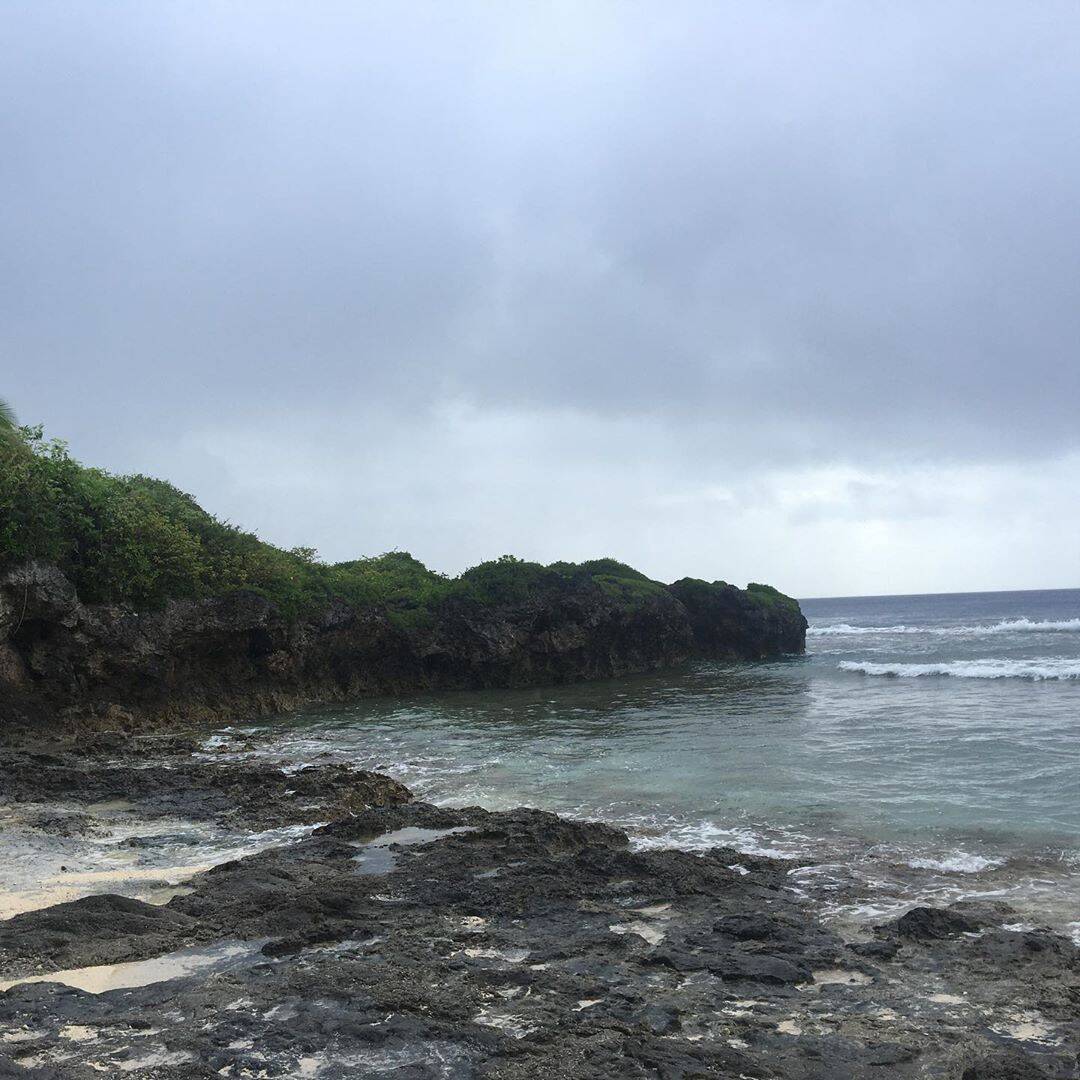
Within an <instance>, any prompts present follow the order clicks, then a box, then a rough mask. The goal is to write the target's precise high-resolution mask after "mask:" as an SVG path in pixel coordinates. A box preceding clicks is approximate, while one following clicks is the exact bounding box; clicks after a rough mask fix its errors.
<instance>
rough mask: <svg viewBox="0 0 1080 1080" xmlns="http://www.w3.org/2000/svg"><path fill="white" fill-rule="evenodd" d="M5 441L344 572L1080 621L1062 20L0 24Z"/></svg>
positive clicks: (35, 14) (283, 10) (169, 17)
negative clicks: (966, 597) (907, 602)
mask: <svg viewBox="0 0 1080 1080" xmlns="http://www.w3.org/2000/svg"><path fill="white" fill-rule="evenodd" d="M3 28H4V40H5V45H4V62H3V64H2V65H0V146H2V147H3V151H2V153H0V398H7V399H10V401H11V402H12V404H13V405H14V407H15V409H16V411H17V413H18V415H19V417H20V420H21V421H22V422H24V423H39V422H40V423H43V424H44V425H45V427H46V432H47V433H48V434H51V435H55V436H60V437H63V438H66V439H67V440H68V441H69V442H70V444H71V448H72V451H73V453H74V454H75V455H76V456H77V457H79V458H80V459H81V460H83V461H86V462H87V463H92V464H96V465H100V466H102V467H105V468H108V469H110V470H113V471H117V472H143V473H149V474H152V475H157V476H162V477H164V478H167V479H169V480H171V481H172V482H173V483H175V484H176V485H177V486H179V487H180V488H182V489H184V490H185V491H189V492H191V493H192V494H193V495H195V496H196V498H197V499H198V500H199V501H200V503H201V504H202V505H203V506H204V507H206V508H207V509H208V510H210V511H212V512H213V513H215V514H217V515H218V516H219V517H222V518H225V519H228V520H230V521H233V522H235V523H237V524H240V525H242V526H244V527H246V528H250V529H252V530H254V531H256V532H257V533H258V534H259V535H260V536H262V537H263V538H264V539H266V540H269V541H271V542H273V543H277V544H280V545H282V546H285V547H292V546H294V545H301V544H303V545H312V546H315V547H317V548H318V550H319V552H320V553H321V555H322V557H324V558H326V559H328V560H331V561H332V560H338V559H346V558H353V557H357V556H359V555H371V554H378V553H380V552H383V551H387V550H408V551H411V552H412V553H413V554H414V555H416V556H417V557H419V558H421V559H423V560H424V561H425V562H426V563H428V565H430V566H432V567H434V568H435V569H438V570H442V571H446V572H452V573H456V572H458V571H460V570H462V569H464V568H465V567H467V566H470V565H473V564H475V563H477V562H480V561H481V560H483V559H487V558H492V557H495V556H498V555H501V554H503V553H507V552H511V553H514V554H517V555H519V556H522V557H526V558H531V559H538V560H540V561H543V562H547V561H552V560H555V559H584V558H591V557H597V556H602V555H610V556H614V557H616V558H619V559H622V560H624V561H626V562H629V563H631V564H633V565H635V566H637V567H638V568H640V569H642V570H644V571H646V572H647V573H649V574H650V575H652V576H654V577H657V578H660V579H662V580H673V579H675V578H678V577H682V576H686V575H691V576H695V577H703V578H706V579H709V580H713V579H717V578H722V579H724V580H728V581H733V582H736V583H739V584H742V583H744V582H746V581H766V582H771V583H773V584H775V585H777V586H778V587H780V588H782V589H783V590H784V591H786V592H789V593H792V594H794V595H797V596H820V595H851V594H866V593H897V592H932V591H964V590H977V589H1009V588H1042V587H1046V588H1050V587H1066V586H1080V355H1078V352H1080V135H1078V122H1077V116H1078V115H1080V63H1077V59H1076V58H1077V56H1078V55H1080V5H1077V4H1076V3H1075V2H1074V0H1068V2H1055V0H1038V2H1036V3H1031V4H1017V3H1015V2H1009V3H999V2H996V0H980V2H977V3H974V2H973V3H961V2H948V0H945V2H942V0H935V2H926V3H920V2H918V0H912V2H910V3H905V4H886V3H878V2H875V0H853V2H842V0H831V2H818V0H800V2H790V3H789V2H783V0H776V2H762V3H758V2H753V3H751V2H742V3H724V2H720V0H711V2H708V3H700V4H699V3H694V2H689V0H685V2H680V0H675V2H673V3H664V4H634V3H625V2H621V3H600V2H592V0H573V2H566V3H560V2H552V3H545V4H533V3H526V2H520V3H514V2H505V3H504V2H499V3H495V2H489V3H480V4H472V3H468V2H465V0H454V3H450V4H442V3H434V2H431V3H412V2H408V3H401V4H398V3H357V2H355V0H350V2H347V3H346V2H343V3H336V2H329V0H308V2H305V3H303V4H299V3H295V2H293V3H276V2H273V0H250V2H245V0H232V2H223V3H217V4H196V3H191V2H184V3H174V2H171V0H155V2H154V3H152V4H148V3H145V2H144V0H136V2H125V0H114V2H111V3H109V4H107V5H102V4H99V3H96V2H89V0H88V2H85V3H76V2H68V3H56V2H51V0H34V2H33V3H25V4H12V5H8V6H6V7H5V9H4V12H3Z"/></svg>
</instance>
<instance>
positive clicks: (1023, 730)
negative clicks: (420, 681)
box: [211, 589, 1080, 941]
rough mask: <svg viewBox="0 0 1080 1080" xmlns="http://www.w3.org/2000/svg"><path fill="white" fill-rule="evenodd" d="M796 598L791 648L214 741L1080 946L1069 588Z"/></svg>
mask: <svg viewBox="0 0 1080 1080" xmlns="http://www.w3.org/2000/svg"><path fill="white" fill-rule="evenodd" d="M802 606H803V610H804V612H805V613H806V616H807V618H808V619H809V621H810V624H811V627H810V632H809V634H808V637H807V654H806V656H804V657H789V658H785V659H782V660H778V661H775V662H767V663H698V664H694V665H692V666H690V667H688V668H686V669H684V670H679V671H675V672H665V673H662V674H654V675H649V676H643V677H637V678H630V679H623V680H618V681H611V682H605V683H593V684H587V685H574V686H566V687H559V688H554V689H552V688H545V689H534V690H519V691H501V692H476V693H453V694H440V695H431V696H425V697H412V698H408V699H377V700H367V701H361V702H357V703H354V704H350V705H348V706H333V707H320V708H315V709H309V710H304V711H301V712H297V713H294V714H291V715H289V716H287V717H283V718H280V719H279V720H276V721H274V722H273V723H269V724H259V725H256V726H250V727H246V728H242V729H229V730H227V731H225V732H223V733H222V734H221V735H219V736H215V737H214V739H212V740H211V741H212V742H216V743H218V744H219V745H220V744H233V745H235V741H236V740H237V739H238V738H243V739H246V740H248V749H247V750H245V751H243V753H244V754H252V753H254V754H257V755H259V756H267V757H271V758H278V757H280V758H283V759H290V760H297V759H301V760H304V761H308V762H323V761H334V760H336V761H348V762H351V763H353V764H356V765H359V766H363V767H366V768H376V769H380V770H383V771H385V772H388V773H390V774H391V775H393V776H395V777H397V778H398V779H400V780H402V781H403V782H404V783H406V784H408V785H409V786H410V787H411V788H412V789H413V790H414V791H415V792H416V793H417V794H418V795H419V796H420V797H423V798H425V799H428V800H431V801H434V802H436V803H441V804H448V805H450V804H452V805H468V804H479V805H482V806H485V807H488V808H490V809H503V808H508V807H512V806H518V805H523V804H524V805H529V806H536V807H540V808H543V809H547V810H554V811H557V812H559V813H563V814H570V815H573V816H577V817H583V818H593V819H601V820H605V821H609V822H612V823H615V824H618V825H620V826H622V827H624V828H625V829H627V830H628V832H629V833H630V836H631V838H632V842H633V843H634V844H635V845H637V846H639V847H642V848H648V847H662V846H675V847H682V848H689V849H695V850H700V849H704V848H707V847H712V846H715V845H727V846H730V847H733V848H735V849H737V851H739V852H741V853H744V854H750V855H752V854H766V855H772V856H776V857H779V858H782V859H786V860H788V861H789V862H790V863H791V869H790V871H789V874H788V879H789V882H790V886H791V888H792V889H794V890H795V891H796V892H797V893H799V894H800V895H804V896H805V897H806V898H807V900H808V901H811V902H814V903H817V904H818V905H819V907H820V910H821V911H822V913H823V915H824V917H825V918H827V919H829V920H834V921H836V922H837V923H841V924H850V925H851V927H852V928H853V929H854V930H856V931H857V930H858V929H859V927H860V926H862V927H865V925H866V924H870V923H873V922H877V921H882V920H883V919H886V918H889V917H891V916H893V915H895V914H897V913H899V912H902V911H903V910H905V909H906V908H907V907H910V906H911V905H912V904H914V903H918V902H924V903H936V904H940V903H946V902H949V901H951V900H955V899H960V898H978V899H998V900H1002V901H1005V902H1007V903H1009V904H1011V905H1012V906H1013V907H1015V908H1016V910H1017V912H1018V914H1017V922H1020V923H1024V924H1026V925H1049V926H1052V927H1054V928H1055V929H1058V930H1062V931H1064V932H1066V933H1070V934H1072V935H1073V936H1075V937H1076V938H1077V940H1078V941H1080V590H1076V589H1070V590H1058V591H1041V592H1001V593H971V594H948V595H935V596H883V597H853V598H839V599H811V600H804V601H802Z"/></svg>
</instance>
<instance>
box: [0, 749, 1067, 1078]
mask: <svg viewBox="0 0 1080 1080" xmlns="http://www.w3.org/2000/svg"><path fill="white" fill-rule="evenodd" d="M135 745H145V742H144V743H136V744H135ZM17 756H18V755H17V754H12V753H9V755H8V758H9V760H7V761H0V776H3V775H5V774H6V773H9V772H10V773H13V774H14V775H15V776H16V780H15V781H13V783H14V785H15V786H16V787H18V785H20V784H26V783H29V781H28V779H27V777H28V770H29V768H30V766H29V764H28V763H27V762H26V761H24V762H23V764H22V765H20V766H18V767H15V768H4V765H8V766H10V765H12V763H13V761H14V758H16V757H17ZM139 764H140V766H141V767H140V768H138V769H134V768H131V767H129V766H127V765H124V764H123V763H116V762H110V761H108V760H102V759H100V758H96V757H91V758H84V759H82V760H79V759H78V758H77V757H75V756H74V755H73V754H71V753H70V752H65V751H64V750H63V749H62V748H61V747H54V748H53V749H52V750H51V752H50V753H49V754H40V755H38V756H37V757H36V758H35V759H33V767H34V769H36V771H37V773H38V774H39V782H40V785H41V787H42V788H43V789H44V790H47V791H51V792H60V791H62V790H64V789H66V793H65V795H64V797H65V799H66V800H67V801H69V802H70V801H75V802H80V801H83V802H86V803H88V804H89V803H91V802H92V800H93V798H95V797H96V796H95V794H94V793H96V792H101V791H112V790H114V789H116V788H117V787H118V786H122V785H123V784H125V783H130V784H132V785H136V786H135V788H134V797H135V801H137V802H138V803H139V805H143V806H145V807H146V810H147V812H148V813H149V812H151V809H152V807H153V805H154V800H155V794H154V792H155V790H156V792H157V794H158V796H161V797H163V798H165V799H166V801H167V803H168V806H169V812H170V813H171V814H173V815H180V814H182V813H187V814H191V815H195V816H201V817H215V816H220V815H222V814H224V815H226V816H229V815H230V811H229V810H228V809H227V808H225V807H223V804H222V802H221V797H222V794H223V793H228V795H229V796H230V797H233V796H235V797H236V798H237V799H238V803H237V806H236V807H234V808H233V811H232V812H231V814H232V818H233V819H234V820H236V819H238V818H239V817H242V818H244V819H247V820H251V821H254V822H258V821H265V820H274V821H285V820H288V817H289V815H290V814H292V815H294V816H295V820H297V821H310V820H311V817H310V814H311V813H312V808H311V804H312V803H315V804H316V809H317V812H318V813H319V814H322V815H326V816H328V817H331V818H333V820H330V821H329V822H328V823H327V824H326V825H323V826H322V827H320V828H318V829H316V830H314V831H313V832H310V833H309V834H308V835H306V836H303V837H302V838H298V839H295V840H293V841H292V842H288V843H283V844H281V845H280V846H277V847H273V848H269V849H266V850H262V851H260V852H258V853H256V854H252V855H250V856H247V857H245V858H241V859H234V860H233V861H230V862H225V863H222V864H220V865H218V866H216V867H214V868H213V869H211V870H209V871H208V872H205V873H201V874H197V875H196V876H194V877H192V878H190V880H189V881H188V882H187V888H186V889H185V890H184V891H182V892H180V893H179V894H177V895H175V896H173V897H172V898H171V899H170V900H169V901H168V903H166V904H163V905H150V904H145V903H140V902H138V901H133V900H131V899H126V898H123V897H119V896H97V897H87V898H84V899H81V900H77V901H74V902H71V903H64V904H60V905H57V906H55V907H52V908H45V909H42V910H38V911H29V912H26V913H24V914H22V915H19V916H17V917H15V918H13V919H11V920H9V921H8V922H6V923H0V980H11V979H17V978H22V977H25V976H29V975H33V976H38V977H41V976H42V975H43V974H44V973H47V972H54V973H55V972H59V971H63V970H64V969H70V968H75V967H82V966H86V965H101V964H132V963H134V964H138V963H139V962H140V961H144V960H149V959H152V958H160V959H159V962H158V966H157V967H156V968H155V970H156V971H157V974H156V975H155V976H154V979H155V980H156V981H150V982H149V983H147V984H146V985H120V986H117V987H116V988H115V989H111V990H106V991H104V992H101V993H87V992H84V991H82V990H78V989H74V988H72V987H71V986H67V985H60V984H57V983H55V982H54V983H49V982H47V981H45V982H38V983H20V984H17V985H14V986H12V987H11V988H10V989H8V990H7V991H5V992H0V1076H17V1077H23V1076H25V1077H27V1078H29V1080H40V1078H42V1077H55V1078H57V1080H89V1078H91V1077H93V1076H99V1075H133V1076H145V1077H148V1078H149V1077H152V1078H154V1080H159V1078H163V1077H164V1078H168V1077H175V1078H177V1080H180V1078H186V1080H189V1078H192V1077H226V1078H239V1077H245V1076H248V1077H256V1076H263V1077H268V1078H290V1080H291V1078H294V1077H305V1076H313V1077H316V1078H319V1080H346V1078H353V1077H364V1078H371V1080H406V1078H408V1080H436V1078H444V1080H445V1078H449V1080H495V1078H498V1080H622V1078H627V1077H629V1078H634V1080H669V1078H670V1080H690V1078H713V1077H724V1078H731V1080H735V1078H739V1077H747V1078H748V1077H754V1078H759V1080H780V1078H790V1080H848V1078H853V1080H870V1078H871V1077H872V1078H875V1080H908V1078H910V1080H916V1078H929V1077H933V1078H939V1080H1038V1078H1047V1077H1049V1078H1054V1080H1066V1078H1070V1077H1075V1076H1076V1060H1077V1059H1076V1054H1077V1050H1078V1049H1080V1019H1078V1017H1080V951H1078V950H1077V948H1076V947H1075V946H1074V945H1073V944H1072V943H1071V942H1069V941H1067V940H1066V939H1064V938H1061V937H1058V936H1055V935H1053V934H1050V933H1048V932H1046V931H1029V932H1024V931H1009V930H1005V929H1003V928H1002V926H1001V924H1002V923H1003V922H1004V923H1005V924H1007V925H1008V924H1011V923H1013V922H1015V915H1011V914H1010V913H1009V911H1008V909H1005V908H1003V907H1000V906H988V905H970V904H969V905H954V906H953V907H951V908H948V909H943V910H942V911H940V912H938V913H936V914H928V913H927V910H926V909H916V911H915V912H914V913H910V914H911V916H912V917H911V918H907V917H906V916H905V917H903V918H901V919H900V920H897V922H896V923H893V924H890V925H889V926H887V927H886V928H884V929H882V930H881V931H880V933H881V934H882V935H883V936H882V937H880V938H879V939H878V940H877V941H874V942H862V943H857V944H855V945H852V944H849V943H847V942H846V941H844V940H842V939H841V938H840V937H838V936H837V934H836V933H834V932H833V931H832V930H831V929H830V928H829V927H828V926H826V925H823V924H822V923H821V922H819V921H818V919H817V918H816V917H815V914H814V912H813V910H812V909H811V908H810V907H809V906H808V905H807V904H806V903H805V901H801V900H799V899H798V897H797V896H796V894H795V893H794V892H793V891H792V890H791V889H790V887H789V881H790V879H789V876H788V870H789V869H790V864H785V863H782V862H776V861H773V860H770V859H764V858H756V859H753V860H750V859H748V858H746V857H745V856H738V863H739V865H740V866H742V867H743V868H745V869H747V870H749V872H748V873H745V874H744V873H739V872H736V871H735V870H733V869H732V864H733V863H734V862H735V861H736V858H737V853H736V852H734V851H732V850H730V849H719V848H718V849H714V850H712V851H710V852H705V853H700V854H694V853H689V852H683V851H635V850H634V849H633V848H632V846H631V845H630V843H629V842H628V838H627V836H626V835H625V834H624V833H623V832H621V831H620V830H618V829H615V828H612V827H610V826H608V825H602V824H596V823H587V822H576V821H568V820H565V819H562V818H559V817H557V816H555V815H553V814H548V813H544V812H541V811H538V810H526V809H518V810H514V811H510V812H505V813H491V812H488V811H485V810H483V809H480V808H477V807H470V808H465V809H454V808H448V807H435V806H431V805H427V804H424V803H419V802H416V801H410V800H409V798H408V793H407V792H405V791H404V789H402V788H401V787H400V785H396V784H395V783H394V782H393V781H391V780H389V779H387V778H380V777H378V776H375V775H373V774H349V771H348V770H347V769H346V770H342V769H320V770H311V771H309V772H307V773H297V774H293V776H292V777H290V778H288V779H290V780H295V778H296V777H297V776H299V777H302V781H301V786H302V788H303V790H304V792H305V794H304V795H303V797H302V798H300V797H297V798H290V797H289V796H287V795H286V794H285V789H283V788H282V787H281V786H280V783H279V780H278V779H276V778H275V775H274V774H275V772H277V770H268V769H267V767H265V766H262V765H257V764H251V765H234V766H228V767H222V766H219V765H215V764H213V763H208V762H196V761H189V760H187V759H185V758H183V757H182V756H180V757H178V756H177V755H176V754H175V753H171V754H169V755H167V756H166V757H165V758H164V759H163V760H162V761H161V762H160V763H158V762H155V761H152V760H147V755H146V753H145V751H144V752H143V754H142V760H141V761H140V763H139ZM244 770H250V773H251V777H252V780H251V782H244V781H242V780H241V779H240V778H239V776H238V772H242V771H244ZM54 772H55V773H56V776H55V777H53V778H51V779H50V774H52V773H54ZM200 773H201V775H200ZM136 774H145V778H144V779H143V780H141V781H138V780H137V779H136ZM170 774H176V776H178V777H179V781H177V780H176V779H173V778H170ZM278 775H279V776H282V775H283V774H280V773H279V774H278ZM140 784H141V786H139V785H140ZM184 787H186V789H187V791H188V794H187V796H186V801H185V796H184V795H183V792H182V788H184ZM24 793H25V794H27V795H32V793H31V792H30V791H29V790H26V791H25V792H24ZM128 797H129V798H131V797H132V795H131V794H129V796H128ZM365 804H366V805H365ZM13 805H14V804H13ZM38 820H40V821H43V822H46V823H47V822H48V821H50V820H53V817H51V816H50V815H49V813H48V807H46V808H45V809H44V810H43V811H42V812H41V813H40V815H39V818H38ZM905 919H906V921H905ZM968 926H976V927H978V929H976V930H968V929H961V927H968ZM871 946H883V947H882V948H871ZM196 961H197V964H196ZM185 964H186V965H188V966H186V967H185ZM192 965H195V966H192ZM125 970H127V969H125V968H121V969H119V972H120V976H121V977H120V982H121V983H123V982H124V979H123V977H122V976H123V972H124V971H125ZM138 970H139V971H142V970H143V969H141V968H140V969H138ZM128 981H129V982H134V983H137V982H138V981H140V980H139V978H136V977H135V976H130V975H129V976H128ZM142 981H144V982H145V977H143V978H142Z"/></svg>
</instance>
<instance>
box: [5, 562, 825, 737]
mask: <svg viewBox="0 0 1080 1080" xmlns="http://www.w3.org/2000/svg"><path fill="white" fill-rule="evenodd" d="M681 584H682V583H679V584H678V585H676V586H673V587H672V588H671V589H670V590H667V591H664V590H659V591H657V592H655V593H653V594H651V595H648V596H647V597H642V598H639V599H637V600H635V601H634V602H632V603H628V602H626V601H625V600H623V599H620V598H618V597H613V596H611V595H608V594H607V593H605V592H604V591H603V590H602V589H601V588H599V587H597V586H596V585H595V584H592V583H563V584H553V585H552V586H550V587H546V588H544V589H543V590H538V591H537V592H536V594H535V595H534V596H533V597H532V598H530V599H529V600H528V601H527V602H524V603H520V604H517V605H512V606H507V605H501V606H500V605H496V604H479V603H475V602H466V601H461V600H457V601H448V602H446V603H445V604H444V605H443V607H442V608H440V609H439V610H438V611H437V613H436V617H435V619H434V621H433V622H432V623H430V624H429V623H425V624H424V625H422V626H416V627H412V628H410V627H407V626H403V625H402V624H401V622H400V621H398V622H395V621H393V620H391V619H390V618H389V617H388V616H387V614H386V613H385V612H383V611H381V610H379V609H374V608H372V609H352V608H350V607H348V606H347V605H344V604H340V603H334V604H331V605H330V606H328V607H327V608H326V609H325V610H323V611H321V612H320V613H319V614H318V615H316V616H312V617H310V618H307V619H302V620H300V621H294V622H289V621H288V620H286V619H285V618H283V617H282V615H281V613H280V612H279V611H278V610H277V608H276V607H275V606H274V605H273V604H271V603H270V602H269V601H267V600H266V599H264V598H263V597H261V596H258V595H256V594H254V593H250V592H238V593H234V594H231V595H229V596H225V597H222V598H219V599H214V600H202V601H192V600H183V601H173V602H170V603H169V604H168V605H167V606H166V607H165V608H164V609H163V610H161V611H153V612H136V611H133V610H131V609H129V608H125V607H120V606H115V605H95V606H92V607H88V606H86V605H84V604H82V603H80V601H79V598H78V596H76V594H75V590H74V589H73V588H72V586H71V584H70V582H68V580H67V579H66V578H65V577H64V576H63V574H61V573H60V571H59V570H57V569H56V568H55V567H53V566H48V565H45V564H41V563H29V564H27V565H25V566H22V567H19V568H17V569H15V570H12V571H10V572H8V573H7V574H6V575H4V576H3V577H0V719H6V720H13V719H20V718H22V719H27V718H31V719H32V718H33V717H35V716H55V715H57V714H60V715H70V716H76V715H77V716H82V717H96V718H99V719H100V718H104V719H106V720H107V721H108V722H109V725H110V726H114V727H121V728H123V727H125V726H132V725H133V724H136V723H142V722H145V721H146V720H148V719H151V720H157V721H165V722H167V721H169V720H171V719H179V718H183V719H186V720H197V719H223V718H231V717H233V716H239V715H247V716H250V715H252V713H257V712H267V711H279V710H283V709H286V708H289V707H292V706H295V705H297V704H299V703H302V702H307V701H315V700H338V699H342V698H346V697H351V696H357V695H362V694H370V693H398V692H403V691H411V690H420V689H468V688H480V687H513V686H528V685H542V684H553V683H559V682H568V681H576V680H584V679H598V678H610V677H613V676H618V675H624V674H629V673H632V672H641V671H648V670H652V669H657V668H663V667H671V666H675V665H678V664H681V663H683V662H685V661H687V660H690V659H693V658H704V657H711V658H746V659H757V658H761V657H766V656H777V655H779V654H781V653H784V652H801V651H802V649H803V647H804V643H805V628H806V620H805V619H804V618H803V617H802V614H801V612H799V610H798V605H795V604H793V602H788V604H787V605H785V604H775V605H772V606H769V605H761V604H754V603H752V602H751V601H750V600H749V599H747V594H744V593H742V592H741V591H740V590H737V589H733V588H731V587H730V586H719V585H717V586H710V585H706V584H705V583H704V582H700V583H697V585H698V586H699V587H698V588H697V589H696V590H694V591H693V593H692V594H691V593H690V592H688V591H687V590H685V589H681V588H680V585H681ZM703 590H704V591H703ZM776 595H779V594H776ZM702 597H704V599H702ZM684 600H685V602H684Z"/></svg>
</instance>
